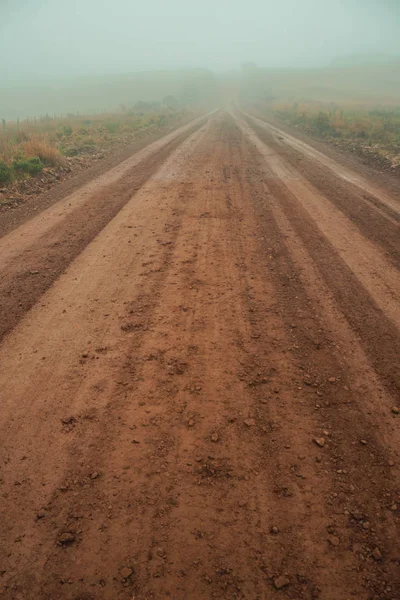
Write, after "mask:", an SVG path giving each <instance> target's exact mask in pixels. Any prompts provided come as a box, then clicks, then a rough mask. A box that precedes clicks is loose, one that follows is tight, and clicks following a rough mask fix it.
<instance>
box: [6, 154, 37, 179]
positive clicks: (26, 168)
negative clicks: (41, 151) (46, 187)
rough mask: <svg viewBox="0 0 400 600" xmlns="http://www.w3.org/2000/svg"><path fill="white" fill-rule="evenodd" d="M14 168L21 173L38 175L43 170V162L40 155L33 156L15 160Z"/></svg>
mask: <svg viewBox="0 0 400 600" xmlns="http://www.w3.org/2000/svg"><path fill="white" fill-rule="evenodd" d="M13 168H14V170H15V171H17V172H20V173H28V174H29V175H37V174H38V173H40V172H41V171H42V170H43V163H42V161H41V160H40V158H39V157H38V156H33V157H32V158H27V159H20V160H15V161H14V162H13Z"/></svg>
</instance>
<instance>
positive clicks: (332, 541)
mask: <svg viewBox="0 0 400 600" xmlns="http://www.w3.org/2000/svg"><path fill="white" fill-rule="evenodd" d="M328 542H329V543H330V544H331V546H336V547H337V546H339V544H340V539H339V538H338V537H337V536H336V535H331V536H329V537H328Z"/></svg>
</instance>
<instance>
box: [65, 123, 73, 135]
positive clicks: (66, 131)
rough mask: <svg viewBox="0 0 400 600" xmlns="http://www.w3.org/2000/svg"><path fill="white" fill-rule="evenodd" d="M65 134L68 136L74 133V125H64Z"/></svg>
mask: <svg viewBox="0 0 400 600" xmlns="http://www.w3.org/2000/svg"><path fill="white" fill-rule="evenodd" d="M63 134H64V135H66V136H68V137H69V136H70V135H72V127H71V125H64V127H63Z"/></svg>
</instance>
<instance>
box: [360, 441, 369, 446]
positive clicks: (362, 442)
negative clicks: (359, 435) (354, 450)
mask: <svg viewBox="0 0 400 600" xmlns="http://www.w3.org/2000/svg"><path fill="white" fill-rule="evenodd" d="M360 444H362V445H363V446H366V445H367V444H368V442H367V440H360Z"/></svg>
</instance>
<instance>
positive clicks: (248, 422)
mask: <svg viewBox="0 0 400 600" xmlns="http://www.w3.org/2000/svg"><path fill="white" fill-rule="evenodd" d="M244 424H245V425H247V427H254V425H255V424H256V422H255V420H254V419H245V420H244Z"/></svg>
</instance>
